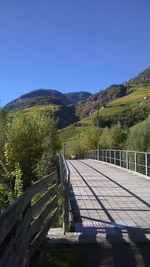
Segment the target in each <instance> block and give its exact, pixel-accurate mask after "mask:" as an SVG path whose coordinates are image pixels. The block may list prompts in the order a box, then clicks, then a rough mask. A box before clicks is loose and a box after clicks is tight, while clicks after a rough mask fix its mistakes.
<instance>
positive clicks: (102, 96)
mask: <svg viewBox="0 0 150 267" xmlns="http://www.w3.org/2000/svg"><path fill="white" fill-rule="evenodd" d="M126 94H127V87H126V86H124V85H122V84H114V85H111V86H109V87H108V88H107V89H105V90H103V91H101V92H99V93H97V94H94V95H92V96H90V97H89V98H88V99H87V100H85V101H82V102H81V103H79V104H77V114H78V116H80V118H84V117H87V116H88V115H90V114H91V113H92V112H94V111H96V110H97V109H101V108H104V107H106V106H107V104H108V102H110V101H112V100H114V99H116V98H120V97H123V96H125V95H126Z"/></svg>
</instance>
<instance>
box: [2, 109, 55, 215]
mask: <svg viewBox="0 0 150 267" xmlns="http://www.w3.org/2000/svg"><path fill="white" fill-rule="evenodd" d="M59 149H60V144H59V140H58V135H57V129H56V124H55V121H54V119H53V117H51V118H50V117H48V116H46V115H43V114H41V113H37V114H34V116H32V117H30V119H28V117H27V116H26V115H25V114H24V113H21V112H20V113H16V114H15V115H14V116H13V117H10V116H8V114H7V113H6V112H5V111H4V110H1V111H0V177H1V179H0V210H3V208H5V207H7V206H8V205H9V203H11V202H12V201H13V200H14V199H16V197H18V196H20V195H21V194H22V192H23V190H25V189H26V188H27V187H28V186H29V184H30V182H32V181H36V180H38V179H40V178H41V177H43V175H46V174H48V173H50V172H51V171H52V169H53V166H54V164H55V163H56V152H57V151H58V150H59ZM31 179H32V181H31Z"/></svg>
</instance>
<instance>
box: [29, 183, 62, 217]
mask: <svg viewBox="0 0 150 267" xmlns="http://www.w3.org/2000/svg"><path fill="white" fill-rule="evenodd" d="M56 193H57V184H54V185H52V187H51V188H50V189H49V191H48V192H46V193H45V194H44V195H43V196H42V197H41V198H40V199H39V200H38V201H37V202H36V203H34V204H33V206H32V216H33V217H34V216H35V215H36V214H37V213H39V212H40V211H41V209H42V207H43V206H44V204H45V202H46V201H48V200H50V197H53V196H54V194H56Z"/></svg>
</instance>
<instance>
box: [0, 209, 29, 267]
mask: <svg viewBox="0 0 150 267" xmlns="http://www.w3.org/2000/svg"><path fill="white" fill-rule="evenodd" d="M30 222H31V209H30V208H29V209H28V210H27V212H26V214H25V216H24V218H23V219H22V221H20V222H19V223H18V225H17V229H16V232H15V233H14V236H13V237H12V239H11V240H10V241H9V243H8V246H7V247H6V249H5V251H4V253H3V255H2V257H1V260H0V267H8V266H14V267H15V266H18V267H19V266H20V265H17V262H20V261H22V259H23V257H22V255H25V254H26V250H27V248H28V246H29V243H30V239H31V231H29V226H30Z"/></svg>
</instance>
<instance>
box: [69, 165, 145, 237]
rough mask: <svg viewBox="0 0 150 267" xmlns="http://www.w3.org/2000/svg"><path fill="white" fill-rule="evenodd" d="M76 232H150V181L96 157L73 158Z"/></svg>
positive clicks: (72, 184)
mask: <svg viewBox="0 0 150 267" xmlns="http://www.w3.org/2000/svg"><path fill="white" fill-rule="evenodd" d="M68 167H69V169H70V181H71V191H70V203H71V208H72V213H73V218H74V231H75V232H81V233H90V234H92V233H93V234H97V233H105V234H109V233H110V234H113V233H115V234H116V233H118V231H120V230H121V231H122V232H126V233H128V235H130V237H131V236H132V235H136V236H138V237H140V238H143V240H144V241H145V240H147V238H149V233H150V180H149V179H146V178H144V177H143V176H140V175H139V174H136V173H133V172H128V171H126V170H124V169H120V168H116V167H115V166H112V165H109V166H108V165H106V164H104V163H102V162H98V161H95V160H72V161H71V160H69V161H68Z"/></svg>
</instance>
